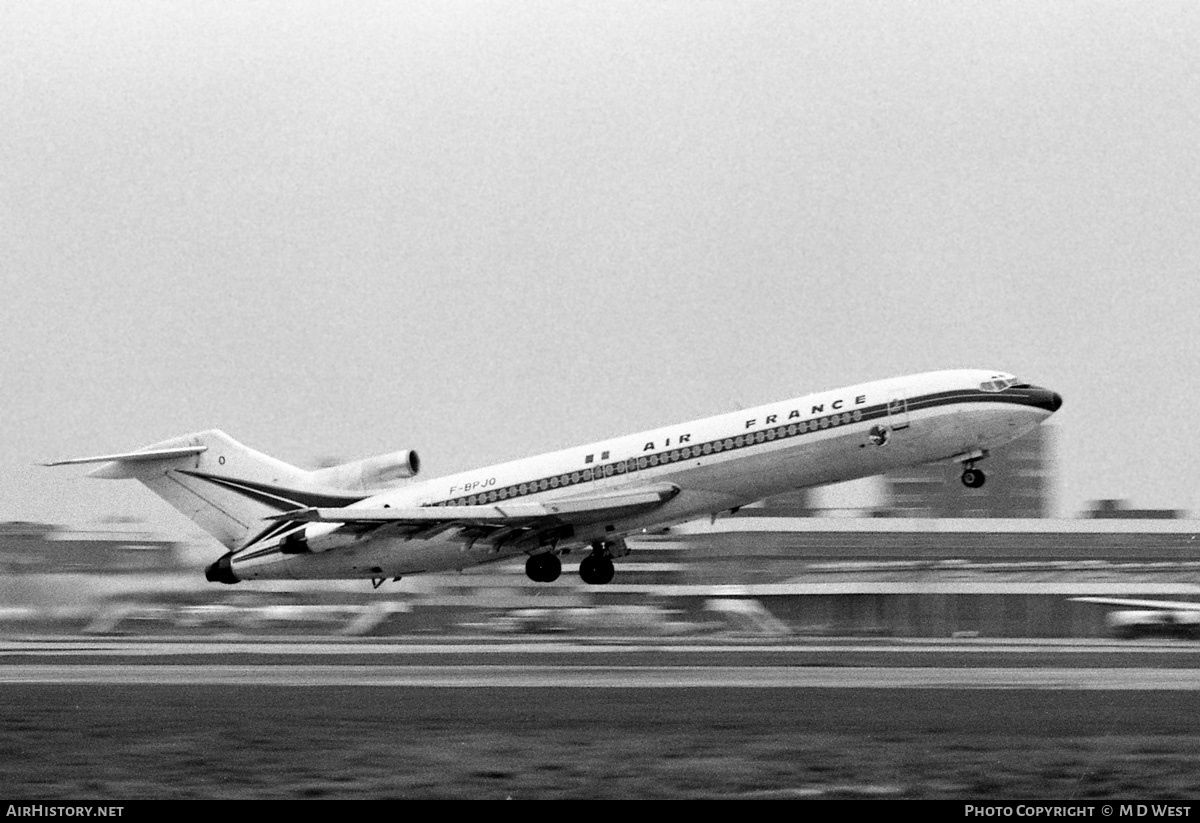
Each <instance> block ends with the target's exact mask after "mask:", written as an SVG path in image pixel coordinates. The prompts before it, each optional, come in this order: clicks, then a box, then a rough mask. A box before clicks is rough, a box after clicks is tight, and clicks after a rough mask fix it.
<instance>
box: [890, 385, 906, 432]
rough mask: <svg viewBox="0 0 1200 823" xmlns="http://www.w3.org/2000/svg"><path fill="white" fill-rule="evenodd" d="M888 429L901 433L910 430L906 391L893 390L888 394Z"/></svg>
mask: <svg viewBox="0 0 1200 823" xmlns="http://www.w3.org/2000/svg"><path fill="white" fill-rule="evenodd" d="M887 413H888V422H887V425H888V428H889V429H891V430H892V431H900V430H901V429H907V428H908V392H906V391H905V390H904V389H900V388H893V389H892V390H891V392H890V393H889V394H888V404H887Z"/></svg>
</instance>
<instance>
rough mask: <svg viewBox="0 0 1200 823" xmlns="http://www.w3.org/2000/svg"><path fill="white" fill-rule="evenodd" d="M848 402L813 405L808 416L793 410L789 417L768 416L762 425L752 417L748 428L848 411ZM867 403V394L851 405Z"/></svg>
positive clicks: (839, 400) (747, 424)
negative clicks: (827, 408)
mask: <svg viewBox="0 0 1200 823" xmlns="http://www.w3.org/2000/svg"><path fill="white" fill-rule="evenodd" d="M846 402H847V401H846V400H845V399H838V400H834V401H833V402H832V403H816V404H814V405H813V407H812V409H810V410H809V413H808V415H805V414H804V411H803V409H792V410H791V411H790V412H788V413H787V417H783V415H779V414H768V415H767V416H766V417H765V418H763V421H762V423H761V424H760V423H759V422H758V418H756V417H752V418H750V419H749V420H747V421H746V428H747V429H753V428H756V427H757V426H759V425H763V426H777V425H779V424H780V423H787V422H788V421H791V420H803V419H805V417H813V416H816V415H820V414H827V413H832V412H841V411H847V406H846ZM866 402H867V396H866V395H865V394H860V395H859V396H858V397H855V398H854V402H853V403H852V404H851V406H852V407H856V406H862V405H864V404H866ZM826 406H828V407H829V410H828V412H827V411H826V408H825V407H826Z"/></svg>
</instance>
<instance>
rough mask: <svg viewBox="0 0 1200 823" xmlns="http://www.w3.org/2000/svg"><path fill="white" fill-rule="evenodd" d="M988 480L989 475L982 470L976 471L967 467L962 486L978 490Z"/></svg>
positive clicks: (964, 470)
mask: <svg viewBox="0 0 1200 823" xmlns="http://www.w3.org/2000/svg"><path fill="white" fill-rule="evenodd" d="M986 480H987V475H986V474H984V473H983V470H982V469H976V468H974V467H972V466H967V468H965V469H963V473H962V484H963V485H964V486H966V487H967V488H968V489H978V488H979V487H980V486H982V485H983V484H984V481H986Z"/></svg>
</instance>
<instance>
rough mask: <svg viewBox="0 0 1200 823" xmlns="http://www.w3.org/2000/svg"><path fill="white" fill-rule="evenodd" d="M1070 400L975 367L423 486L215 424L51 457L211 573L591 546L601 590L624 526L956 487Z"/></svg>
mask: <svg viewBox="0 0 1200 823" xmlns="http://www.w3.org/2000/svg"><path fill="white" fill-rule="evenodd" d="M1061 405H1062V398H1061V397H1060V396H1059V395H1058V393H1056V392H1054V391H1051V390H1050V389H1046V388H1041V387H1038V386H1034V385H1031V384H1029V383H1026V382H1024V381H1022V380H1020V379H1018V378H1017V377H1015V376H1014V375H1012V374H1008V373H1005V372H994V371H985V370H978V369H960V370H952V371H937V372H927V373H924V374H916V375H911V376H907V377H898V378H893V379H889V380H879V381H874V382H870V383H864V384H861V385H857V386H849V387H847V388H842V389H836V390H831V391H822V392H818V393H816V394H812V395H808V396H805V397H799V398H794V399H791V400H783V401H780V402H777V403H769V404H766V405H762V406H757V407H755V408H750V409H744V410H741V411H736V412H730V413H726V414H720V415H717V416H714V417H708V418H704V419H701V420H694V421H691V422H687V423H680V424H678V425H673V426H666V427H663V428H658V429H653V430H651V431H645V432H640V433H638V434H631V435H627V436H623V437H614V438H612V439H608V440H602V441H600V442H597V443H591V444H588V445H584V446H578V447H574V448H569V449H563V450H560V451H555V452H550V453H548V454H543V455H539V456H536V457H529V458H525V459H520V460H514V461H511V462H507V463H501V464H499V465H494V466H487V467H484V468H480V469H474V470H472V471H466V472H461V473H458V474H453V475H449V476H446V477H439V478H434V479H429V480H420V479H416V478H417V475H418V474H419V471H420V459H419V458H418V455H417V453H416V452H415V451H413V450H404V451H398V452H393V453H391V454H385V455H381V456H378V457H371V458H366V459H363V460H357V461H352V462H349V463H344V464H342V465H338V466H333V467H329V468H322V469H315V470H311V471H310V470H304V469H301V468H298V467H296V466H293V465H290V464H288V463H285V462H283V461H281V460H277V459H275V458H273V457H269V456H268V455H265V454H262V453H260V452H257V451H255V450H253V449H251V448H248V447H246V446H243V445H242V444H241V443H239V442H237V441H236V440H234V439H233V438H232V437H230V436H229V435H227V434H225V433H224V432H222V431H219V430H216V429H212V430H208V431H202V432H197V433H194V434H187V435H183V436H180V437H176V438H172V439H170V440H165V441H163V442H160V443H155V444H154V445H151V446H147V447H144V448H142V449H140V450H138V451H133V452H126V453H121V454H108V455H101V456H97V457H82V458H73V459H69V460H58V461H54V462H50V463H45V464H43V465H46V466H62V465H73V464H80V463H104V464H105V465H103V466H101V467H100V468H98V469H96V470H94V471H92V472H91V474H92V476H95V477H102V478H110V479H120V478H132V479H136V480H139V481H141V482H142V483H143V484H144V485H146V486H147V487H148V488H149V489H150V490H151V491H153V492H155V493H156V494H158V495H159V496H160V497H162V498H163V499H165V500H166V501H167V502H168V503H170V504H171V505H172V506H174V507H175V508H176V509H178V510H179V511H180V512H182V513H183V514H185V515H186V516H187V517H189V518H191V519H192V520H193V521H195V522H196V523H197V524H198V525H199V526H200V527H201V528H203V529H205V530H206V531H207V532H208V533H209V534H211V535H212V536H213V537H215V538H216V539H217V540H218V541H219V542H220V543H221V544H222V545H224V546H225V548H226V549H227V551H226V553H225V554H224V555H222V556H221V557H220V558H219V559H217V560H216V561H215V562H213V563H212V564H211V565H210V566H208V568H207V569H206V571H205V577H206V578H207V579H208V580H209V581H210V582H217V583H237V582H240V581H244V580H280V579H283V580H291V579H334V578H351V579H354V578H357V579H370V580H371V581H372V583H373V585H374V586H375V587H376V588H378V587H379V586H380V585H381V584H382V583H383V582H384V581H386V580H387V579H389V578H390V579H391V580H393V581H398V580H400V579H401V578H402V577H404V576H407V575H413V574H419V573H422V572H435V571H452V570H462V569H464V568H467V567H471V566H476V565H480V564H483V563H491V562H495V561H498V560H504V559H507V558H512V557H519V556H521V555H525V556H526V561H525V572H526V574H527V575H528V577H529V578H530V579H531V580H533V581H536V582H541V583H551V582H553V581H555V580H557V579H558V577H559V575H560V574H561V571H562V562H561V560H560V557H561V556H562V555H566V554H569V553H571V552H577V551H587V552H588V554H587V556H586V557H584V558H583V560H582V562H580V564H579V576H580V577H581V578H582V580H583V582H585V583H588V584H594V585H601V584H605V583H608V582H610V581H611V580H612V579H613V575H614V566H613V560H614V559H616V558H620V557H623V556H625V555H626V554H628V553H629V547H628V545H627V543H626V538H627V537H628V536H629V535H631V534H637V533H642V532H646V531H650V530H655V529H660V528H664V527H667V526H671V525H675V524H678V523H682V522H685V521H688V520H695V519H698V518H700V517H705V516H710V517H714V518H715V517H716V516H717V515H718V514H719V513H721V512H725V511H736V510H737V509H739V508H740V507H742V506H745V505H747V504H750V503H753V502H755V501H758V500H762V499H764V498H767V497H771V496H773V495H777V494H781V493H784V492H787V491H792V490H795V489H799V488H804V487H809V486H818V485H823V484H827V483H836V482H841V481H845V480H853V479H857V478H862V477H869V476H872V475H876V474H881V473H883V472H887V471H890V470H892V469H896V468H900V467H905V466H915V465H920V464H924V463H930V462H936V461H953V462H958V463H962V464H963V466H964V470H963V473H962V482H963V484H964V485H966V486H967V487H969V488H972V489H977V488H979V487H980V486H982V485H983V483H984V480H985V475H984V473H983V471H982V470H980V469H978V468H976V464H977V463H978V462H979V461H980V460H982V459H984V458H985V457H986V456H987V454H988V452H989V450H991V449H994V448H996V447H997V446H1001V445H1003V444H1004V443H1007V442H1009V441H1011V440H1015V439H1016V438H1018V437H1020V436H1021V435H1022V434H1024V433H1026V432H1027V431H1029V430H1031V429H1033V428H1035V427H1036V426H1038V425H1039V424H1040V423H1042V422H1043V421H1045V420H1046V419H1047V418H1049V417H1050V415H1052V414H1053V413H1054V412H1056V411H1057V410H1058V409H1059V407H1060V406H1061Z"/></svg>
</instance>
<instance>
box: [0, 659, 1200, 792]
mask: <svg viewBox="0 0 1200 823" xmlns="http://www.w3.org/2000/svg"><path fill="white" fill-rule="evenodd" d="M1198 664H1200V646H1197V645H1194V644H1191V643H1186V642H1172V641H1144V642H1136V643H1125V642H1120V643H1118V642H1112V641H1081V642H1067V641H1050V642H1046V641H1023V640H995V639H986V640H985V639H978V638H964V639H943V640H933V641H907V640H905V641H893V640H881V639H836V638H811V639H790V640H768V641H764V640H756V639H745V638H741V639H739V638H719V639H715V638H709V639H707V640H704V641H686V642H681V641H678V640H672V641H655V640H649V639H645V638H637V639H633V638H604V639H596V640H583V639H579V638H561V637H558V638H541V637H529V636H525V637H522V638H520V639H499V640H498V639H496V638H473V639H462V640H456V639H451V638H446V637H406V638H401V639H397V640H390V641H389V640H378V639H376V640H333V639H329V638H320V639H318V638H310V639H309V641H308V642H296V641H288V642H271V641H269V640H267V639H265V638H262V637H257V638H256V637H241V638H219V639H213V638H209V639H201V638H193V639H188V640H179V639H175V640H172V641H168V642H154V641H147V640H143V639H136V638H96V637H74V638H60V637H40V638H39V637H26V638H10V639H8V640H5V641H0V727H2V728H4V729H5V730H6V739H5V746H6V747H7V749H6V750H7V751H9V752H10V756H8V757H6V758H0V785H4V786H7V787H8V788H9V789H10V791H11V793H15V794H16V795H19V796H27V797H38V798H43V799H69V798H79V797H100V798H111V799H114V800H115V799H130V798H136V797H176V798H178V797H194V798H228V797H289V798H302V797H345V798H385V797H408V798H448V797H455V798H492V797H518V798H522V797H524V798H555V797H576V798H579V797H589V798H600V797H612V798H620V797H644V798H654V797H708V798H722V797H728V798H737V797H751V796H765V795H764V794H763V793H767V794H768V795H769V794H771V793H776V792H779V793H783V794H784V795H787V794H788V793H793V792H794V793H798V794H797V796H833V797H854V796H874V794H875V793H879V792H882V793H884V794H885V795H887V796H894V797H954V798H987V797H992V798H995V797H1010V798H1011V797H1022V798H1028V799H1034V798H1052V797H1067V796H1078V797H1082V796H1087V797H1091V798H1098V797H1110V796H1130V795H1138V796H1154V797H1159V798H1163V797H1171V796H1175V797H1179V796H1189V797H1190V796H1196V795H1198V794H1200V777H1198V776H1197V773H1196V772H1195V770H1194V769H1193V768H1192V766H1191V764H1192V763H1194V762H1196V758H1198V757H1200V743H1197V741H1198V740H1200V687H1198V682H1200V676H1197V675H1198V669H1200V665H1198Z"/></svg>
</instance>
